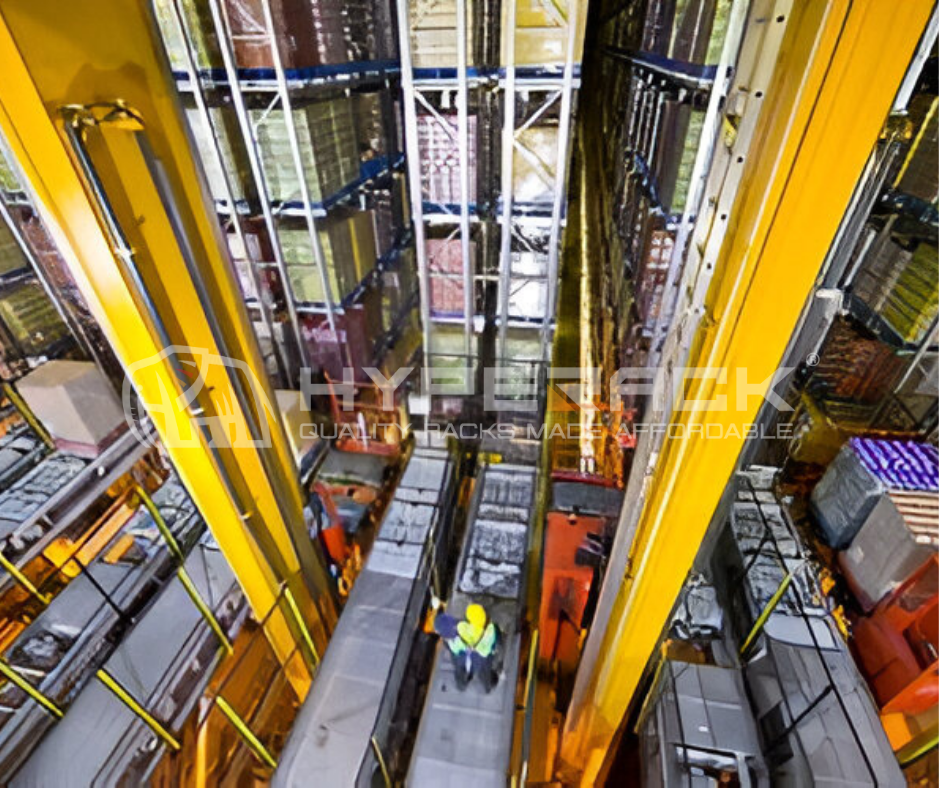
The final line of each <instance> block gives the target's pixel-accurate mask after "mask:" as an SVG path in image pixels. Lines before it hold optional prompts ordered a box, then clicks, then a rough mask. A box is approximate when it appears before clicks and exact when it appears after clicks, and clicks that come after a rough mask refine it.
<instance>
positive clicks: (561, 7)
mask: <svg viewBox="0 0 940 788" xmlns="http://www.w3.org/2000/svg"><path fill="white" fill-rule="evenodd" d="M510 2H515V4H516V29H515V40H514V41H513V59H514V61H515V63H516V64H517V65H520V66H530V65H531V66H541V65H557V64H560V63H564V62H565V55H566V52H567V47H566V44H567V22H566V20H567V19H572V20H573V19H575V18H576V17H577V15H578V11H579V9H578V4H577V3H576V2H574V1H573V0H567V2H566V1H565V0H562V2H559V3H557V4H555V3H543V2H540V1H539V0H510ZM502 5H503V31H504V32H503V63H504V64H505V63H507V62H508V52H509V41H508V32H507V31H508V27H509V25H508V16H507V14H508V11H509V8H508V6H509V3H503V4H502Z"/></svg>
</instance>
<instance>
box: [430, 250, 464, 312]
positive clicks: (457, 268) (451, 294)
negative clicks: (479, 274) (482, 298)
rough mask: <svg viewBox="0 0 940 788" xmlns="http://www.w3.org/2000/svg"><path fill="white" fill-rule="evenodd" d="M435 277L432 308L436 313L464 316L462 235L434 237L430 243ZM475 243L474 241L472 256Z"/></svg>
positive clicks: (432, 271) (431, 264) (432, 276)
mask: <svg viewBox="0 0 940 788" xmlns="http://www.w3.org/2000/svg"><path fill="white" fill-rule="evenodd" d="M426 245H427V256H428V271H429V273H430V279H431V311H432V312H433V313H434V314H436V315H463V313H464V303H463V300H464V286H463V254H462V251H461V242H460V239H459V238H449V239H442V238H434V239H430V240H429V241H428V242H427V244H426ZM474 252H475V245H474V244H473V243H472V242H471V244H470V257H471V259H472V258H473V256H474Z"/></svg>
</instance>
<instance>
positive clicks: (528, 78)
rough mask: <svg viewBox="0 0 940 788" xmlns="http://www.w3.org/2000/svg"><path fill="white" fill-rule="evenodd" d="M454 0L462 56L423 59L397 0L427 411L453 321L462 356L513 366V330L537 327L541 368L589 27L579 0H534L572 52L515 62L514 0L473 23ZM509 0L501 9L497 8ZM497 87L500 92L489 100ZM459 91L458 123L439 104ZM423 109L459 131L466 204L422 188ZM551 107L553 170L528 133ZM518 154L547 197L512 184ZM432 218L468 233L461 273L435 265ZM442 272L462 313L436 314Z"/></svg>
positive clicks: (404, 6)
mask: <svg viewBox="0 0 940 788" xmlns="http://www.w3.org/2000/svg"><path fill="white" fill-rule="evenodd" d="M441 5H444V3H443V2H442V0H438V2H437V3H436V4H435V3H431V4H428V8H427V9H426V10H431V9H434V8H435V6H438V7H439V6H441ZM452 5H453V6H454V10H455V13H454V24H453V26H452V27H451V28H448V30H449V32H450V33H451V34H452V35H453V37H454V38H455V41H454V42H453V43H454V47H453V49H454V51H455V52H456V58H455V62H454V63H453V66H449V65H448V66H444V67H416V66H415V59H416V58H415V54H416V53H415V52H414V50H413V41H412V34H413V32H414V29H415V25H414V22H415V20H414V19H413V14H414V13H415V12H414V11H413V8H412V5H411V4H409V3H408V2H406V0H397V9H398V15H399V49H400V55H401V73H402V94H403V98H404V123H405V138H406V143H407V146H408V156H407V162H408V171H409V176H410V183H411V190H410V196H411V213H412V217H413V220H414V224H415V235H416V254H417V259H418V271H419V277H420V282H421V316H422V321H423V324H424V335H423V345H424V362H423V365H424V367H423V375H424V381H425V387H424V388H425V397H424V399H425V402H424V405H425V409H426V411H427V413H429V414H430V413H435V408H434V407H433V404H432V400H431V394H430V390H429V386H428V384H429V383H430V381H431V369H432V368H433V366H434V358H435V357H436V356H445V355H446V356H453V354H452V353H451V352H447V353H441V351H440V350H439V349H437V348H435V335H436V334H438V333H439V332H440V331H442V330H444V328H443V327H444V326H447V325H448V324H450V325H454V326H459V328H460V330H461V333H462V337H461V340H462V341H461V344H462V354H461V358H463V360H464V361H465V362H466V365H465V366H472V365H473V363H474V362H480V363H481V364H483V363H486V360H487V359H492V360H495V361H496V365H497V366H498V367H502V368H506V367H511V366H514V364H513V359H512V358H511V352H510V346H511V343H512V339H511V333H516V332H521V334H522V335H525V334H527V333H528V334H531V335H532V339H533V340H534V341H535V342H536V343H537V346H538V349H537V350H536V351H535V352H534V353H532V354H531V355H530V357H528V358H527V359H526V361H528V362H529V365H530V366H532V367H535V368H536V369H537V370H538V372H537V375H538V376H541V375H542V374H544V373H543V369H544V365H545V364H547V362H548V361H549V359H550V355H551V342H552V339H553V333H554V317H555V299H556V296H557V292H556V280H557V277H558V260H559V248H560V241H561V233H562V229H563V227H564V224H565V219H566V211H565V208H566V196H567V165H568V160H569V157H570V147H571V145H570V142H571V136H572V118H573V115H574V111H575V107H576V103H577V90H578V88H579V87H580V56H581V49H582V42H583V34H584V30H583V28H584V16H585V8H583V7H581V6H580V5H579V4H577V3H573V2H569V3H567V4H548V3H541V4H540V3H534V4H533V5H534V6H539V7H540V10H541V11H542V12H544V13H546V14H548V15H550V16H551V17H552V18H553V19H554V22H555V25H556V26H557V27H558V28H559V31H560V34H561V35H562V36H563V38H564V57H563V60H562V62H561V63H555V64H544V65H539V66H529V65H525V64H520V63H518V62H517V55H516V47H515V39H516V32H517V24H516V16H517V15H516V11H517V5H518V2H517V0H514V2H509V3H502V4H500V3H496V4H492V3H489V4H487V3H482V2H481V3H480V4H479V6H478V7H476V8H474V9H473V11H474V23H473V24H472V25H469V24H468V17H469V16H470V11H471V9H470V8H469V6H468V3H467V1H466V0H454V3H453V4H452ZM501 6H502V9H501V10H502V19H500V18H499V12H500V7H501ZM445 13H446V11H445ZM495 29H499V30H500V31H501V34H500V36H499V37H497V40H499V39H501V42H502V43H501V46H499V47H497V48H498V49H499V50H500V52H499V53H494V52H493V51H491V50H493V49H494V47H493V46H492V42H489V41H487V40H486V39H487V38H488V37H489V36H491V33H492V31H493V30H495ZM468 31H469V35H468ZM468 38H469V39H470V43H471V45H472V46H473V49H474V52H477V53H481V56H480V57H478V58H476V61H477V62H475V63H474V64H473V65H471V64H470V63H469V59H468V48H469V47H468ZM488 50H490V51H488ZM488 94H489V95H496V96H498V98H495V99H493V100H492V101H490V100H488ZM533 94H535V95H537V96H538V99H537V100H535V101H533V102H531V106H530V105H529V104H530V102H529V97H530V96H531V95H533ZM451 96H452V97H453V98H451ZM471 101H472V103H473V105H474V107H475V111H476V125H475V129H476V134H477V145H476V161H475V167H476V175H477V184H476V190H477V197H476V199H473V198H472V195H471V184H470V180H471V170H472V169H473V167H472V165H471V162H470V156H471V153H470V128H469V126H470V124H469V123H468V116H469V109H468V108H469V106H470V104H471ZM451 103H452V104H453V105H455V106H456V124H450V123H448V120H447V119H446V118H445V117H444V113H443V111H442V110H441V107H442V106H450V105H451ZM520 106H521V107H522V111H521V112H520ZM500 115H501V118H500ZM419 118H421V119H424V120H426V121H427V122H428V123H429V124H430V125H431V126H436V127H438V128H439V129H441V130H442V131H443V132H444V134H445V135H447V136H449V137H450V138H451V139H452V140H453V142H454V145H455V147H456V149H457V152H458V155H457V169H458V178H459V196H460V202H459V205H456V206H454V205H448V204H442V203H440V202H437V201H434V200H433V199H431V197H430V196H429V195H427V194H423V193H422V188H421V184H422V176H423V175H426V174H427V171H426V167H427V162H426V161H425V160H424V159H423V158H422V155H421V148H420V145H419V134H420V132H419V123H418V121H419ZM548 119H551V120H552V121H553V122H555V123H557V137H556V142H555V150H554V151H553V154H554V155H553V156H552V157H551V158H552V162H551V164H552V165H553V167H552V169H553V170H554V171H553V172H547V173H546V172H545V167H544V166H543V162H541V161H539V159H538V157H537V156H536V155H535V154H534V153H533V152H532V151H531V150H529V149H528V148H527V147H526V145H525V142H524V140H522V139H520V135H521V134H523V133H524V132H525V131H527V130H528V129H530V128H532V127H534V126H535V125H536V124H538V123H539V122H540V121H543V122H544V121H545V120H548ZM454 126H455V127H454ZM486 135H491V136H492V139H489V140H488V139H486ZM497 138H498V144H497V142H496V140H497ZM489 145H493V146H494V147H497V148H498V155H494V156H493V161H490V160H488V159H487V157H486V155H485V154H486V152H487V147H488V146H489ZM517 157H521V159H522V160H523V161H526V162H527V163H528V164H529V166H531V167H532V168H533V169H534V170H541V171H542V172H541V176H542V180H543V181H550V182H546V183H545V184H544V185H545V186H546V187H548V188H547V191H548V193H549V196H550V200H549V202H548V204H547V206H546V205H543V204H541V203H539V204H529V203H526V202H525V201H523V200H522V199H520V196H519V195H516V194H514V165H515V162H516V160H517ZM546 175H547V176H548V178H547V179H546V177H545V176H546ZM431 228H433V229H434V230H437V231H439V228H442V229H443V231H444V232H445V233H446V235H445V236H444V241H445V242H446V243H449V242H456V243H459V248H460V266H459V273H456V272H454V273H447V272H433V271H431V261H430V260H429V253H428V249H427V244H426V241H427V235H428V230H429V229H431ZM474 236H475V237H476V245H477V247H478V249H477V250H476V254H474V250H473V249H472V248H471V242H472V239H473V237H474ZM533 237H536V238H540V242H537V243H536V244H533V243H532V238H533ZM490 239H492V243H490V242H489V241H490ZM519 252H523V253H528V254H533V255H536V256H537V257H540V258H541V259H539V260H538V265H537V266H536V270H535V272H534V273H527V272H516V271H514V270H513V268H514V266H513V256H514V253H519ZM435 278H440V279H444V280H448V279H450V280H456V281H457V282H459V284H460V286H461V287H462V296H463V298H462V301H463V308H462V310H461V311H462V314H459V315H457V316H455V317H448V316H446V315H443V314H434V312H435V310H434V309H433V305H432V303H431V302H432V298H433V296H432V293H433V288H432V282H433V280H434V279H435ZM525 287H529V288H532V289H534V290H535V291H536V292H537V293H538V294H539V295H537V296H536V297H535V298H536V305H535V309H534V310H532V312H531V313H530V314H527V315H526V314H518V313H516V314H514V306H513V303H512V298H513V296H514V295H517V294H518V293H519V291H520V290H522V289H523V288H525ZM517 335H518V334H517ZM475 348H476V349H475ZM478 372H479V371H478ZM465 382H466V381H465Z"/></svg>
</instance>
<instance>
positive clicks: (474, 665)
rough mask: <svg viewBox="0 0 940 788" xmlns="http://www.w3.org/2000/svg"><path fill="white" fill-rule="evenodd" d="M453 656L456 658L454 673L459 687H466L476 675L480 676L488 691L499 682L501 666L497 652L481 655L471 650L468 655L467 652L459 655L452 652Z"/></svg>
mask: <svg viewBox="0 0 940 788" xmlns="http://www.w3.org/2000/svg"><path fill="white" fill-rule="evenodd" d="M451 657H452V658H453V660H454V674H455V678H456V680H457V688H458V689H461V690H463V689H466V688H467V685H468V684H469V683H470V679H472V678H473V677H474V676H478V677H479V679H480V681H481V683H482V684H483V688H484V689H485V690H486V691H487V692H489V691H490V690H492V689H493V687H495V686H496V685H497V684H498V683H499V666H498V664H497V662H496V659H495V657H496V654H495V653H494V654H491V655H490V656H488V657H481V656H480V655H479V654H477V653H476V652H471V653H470V654H469V657H468V655H467V654H466V653H464V654H460V655H458V654H454V653H453V652H451Z"/></svg>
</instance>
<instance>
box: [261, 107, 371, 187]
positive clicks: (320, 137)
mask: <svg viewBox="0 0 940 788" xmlns="http://www.w3.org/2000/svg"><path fill="white" fill-rule="evenodd" d="M251 116H252V121H253V122H254V123H255V124H257V128H258V143H259V146H260V148H261V164H262V167H263V168H264V174H265V178H266V179H267V185H268V196H269V197H270V198H271V199H272V200H273V201H275V202H287V203H290V202H296V201H298V200H301V199H302V195H301V189H300V181H299V178H298V173H297V167H296V166H295V164H294V157H293V155H292V152H291V147H290V138H289V135H288V129H287V125H286V118H285V115H284V111H283V110H280V109H275V110H271V111H270V112H268V111H266V110H252V112H251ZM293 122H294V127H295V128H296V130H297V137H298V144H299V147H300V158H301V161H302V162H303V171H304V179H305V181H306V184H307V191H308V193H309V196H310V200H311V201H313V202H315V203H319V202H323V201H324V200H326V199H327V198H328V197H331V196H332V195H334V194H336V193H337V192H338V191H340V190H341V189H342V188H343V187H344V186H346V185H347V184H350V183H352V182H354V181H356V180H358V178H359V143H358V140H357V139H356V126H355V123H354V122H353V114H352V107H351V105H350V101H349V99H345V98H339V99H329V100H325V101H319V102H316V103H314V104H309V105H307V106H305V107H302V108H300V109H295V110H293Z"/></svg>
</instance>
